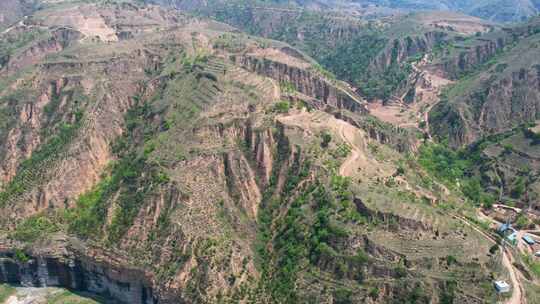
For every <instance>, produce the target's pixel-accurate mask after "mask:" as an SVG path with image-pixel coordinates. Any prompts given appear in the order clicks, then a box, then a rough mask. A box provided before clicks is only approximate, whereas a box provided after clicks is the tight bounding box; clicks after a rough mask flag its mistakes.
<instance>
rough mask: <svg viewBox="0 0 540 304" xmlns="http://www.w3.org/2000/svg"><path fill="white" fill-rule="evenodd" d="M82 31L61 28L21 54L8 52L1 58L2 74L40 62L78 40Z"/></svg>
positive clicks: (8, 73) (0, 73) (0, 69)
mask: <svg viewBox="0 0 540 304" xmlns="http://www.w3.org/2000/svg"><path fill="white" fill-rule="evenodd" d="M80 37H81V33H80V32H78V31H75V30H72V29H67V28H60V29H57V30H55V31H54V32H52V33H51V34H50V37H49V38H48V39H46V40H41V41H38V42H36V43H34V44H33V45H30V46H28V47H26V48H25V49H24V50H22V51H21V53H20V54H14V55H11V54H6V55H5V56H4V57H2V58H0V63H1V65H0V75H4V76H7V75H10V74H11V73H14V72H17V71H20V70H21V69H23V68H25V67H28V66H30V65H33V64H36V63H38V62H40V61H41V60H42V59H43V58H45V57H46V56H48V55H50V54H54V53H58V52H60V51H62V50H64V49H65V48H66V47H68V46H70V45H71V44H73V43H74V42H76V41H77V40H78V39H79V38H80Z"/></svg>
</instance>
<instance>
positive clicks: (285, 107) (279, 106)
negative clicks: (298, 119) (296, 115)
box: [274, 100, 291, 114]
mask: <svg viewBox="0 0 540 304" xmlns="http://www.w3.org/2000/svg"><path fill="white" fill-rule="evenodd" d="M290 108H291V104H290V103H289V102H288V101H285V100H282V101H280V102H277V103H276V104H274V112H276V113H281V114H285V113H289V109H290Z"/></svg>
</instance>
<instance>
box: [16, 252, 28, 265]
mask: <svg viewBox="0 0 540 304" xmlns="http://www.w3.org/2000/svg"><path fill="white" fill-rule="evenodd" d="M15 260H17V261H19V262H21V263H27V262H28V261H30V257H29V256H28V255H27V254H26V253H25V252H24V251H22V250H21V249H15Z"/></svg>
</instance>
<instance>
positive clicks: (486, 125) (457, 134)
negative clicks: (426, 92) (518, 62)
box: [430, 65, 540, 147]
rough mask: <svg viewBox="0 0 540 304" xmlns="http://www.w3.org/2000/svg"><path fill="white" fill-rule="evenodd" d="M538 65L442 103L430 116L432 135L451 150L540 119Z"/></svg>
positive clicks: (489, 82)
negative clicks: (444, 139) (441, 138)
mask: <svg viewBox="0 0 540 304" xmlns="http://www.w3.org/2000/svg"><path fill="white" fill-rule="evenodd" d="M539 101H540V65H535V66H533V67H531V68H530V69H520V70H518V71H514V72H511V73H509V74H508V75H507V76H505V77H502V78H501V79H497V80H488V81H484V82H480V85H479V87H478V88H477V89H476V90H474V91H473V92H470V93H468V94H467V95H464V96H459V100H457V101H455V102H447V101H444V102H441V103H440V104H438V105H436V106H435V107H434V108H433V109H432V112H431V114H430V125H431V126H432V132H433V133H434V134H437V135H438V136H440V137H444V136H447V137H448V139H449V143H450V144H451V145H452V146H455V147H459V146H463V145H466V144H470V143H472V142H474V141H475V140H478V139H480V138H481V137H482V136H487V135H492V134H496V133H500V132H504V131H508V130H510V129H512V128H514V127H516V126H519V125H521V124H524V123H528V122H532V121H535V120H536V119H537V118H538V117H540V102H539Z"/></svg>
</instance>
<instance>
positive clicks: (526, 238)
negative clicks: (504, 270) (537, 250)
mask: <svg viewBox="0 0 540 304" xmlns="http://www.w3.org/2000/svg"><path fill="white" fill-rule="evenodd" d="M522 239H523V240H524V241H525V243H527V244H529V245H534V244H536V241H535V240H534V239H533V238H532V237H531V236H530V235H527V234H525V235H524V236H523V237H522Z"/></svg>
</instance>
